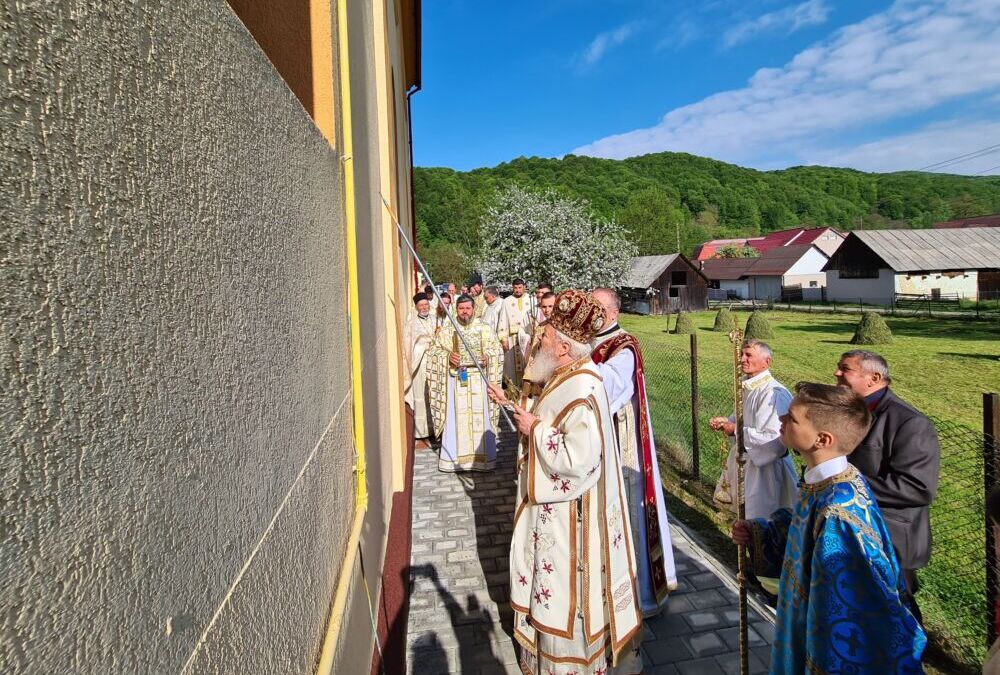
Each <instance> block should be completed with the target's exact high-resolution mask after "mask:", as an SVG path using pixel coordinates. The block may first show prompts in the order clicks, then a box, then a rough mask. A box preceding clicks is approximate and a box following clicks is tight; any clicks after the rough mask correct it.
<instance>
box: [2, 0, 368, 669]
mask: <svg viewBox="0 0 1000 675" xmlns="http://www.w3.org/2000/svg"><path fill="white" fill-rule="evenodd" d="M0 22H2V25H3V26H4V38H3V41H2V47H0V49H2V52H0V64H2V71H3V81H4V86H3V88H2V89H0V97H2V102H3V105H2V113H0V114H2V117H0V128H2V129H3V134H2V140H0V151H2V155H3V161H2V168H0V172H2V174H3V180H2V181H0V222H2V223H3V226H2V228H0V259H2V275H3V278H2V281H3V289H4V290H3V294H2V299H0V303H2V304H0V307H2V321H3V327H4V335H5V336H6V340H7V341H6V345H5V349H3V350H2V352H0V358H2V361H0V378H2V380H0V381H2V384H3V390H2V394H0V396H2V403H3V407H2V410H3V412H2V417H0V431H2V433H3V438H4V439H5V441H6V446H5V448H4V452H3V453H0V524H2V535H3V536H2V542H3V543H2V547H0V607H3V610H4V611H3V612H2V613H0V663H2V668H0V669H2V670H3V671H4V672H25V673H27V672H31V673H70V672H72V673H101V674H105V673H167V672H178V671H180V670H181V668H182V667H184V665H185V664H190V670H191V672H238V673H293V672H294V673H300V672H309V671H310V670H311V669H312V667H313V662H314V659H315V658H316V655H317V652H318V649H319V645H320V642H321V639H322V635H323V630H324V627H325V622H326V618H327V613H328V611H329V602H330V599H331V597H332V593H333V588H334V585H335V582H336V579H337V574H338V570H339V566H340V563H341V559H342V557H343V555H344V550H343V548H344V545H345V540H346V530H347V527H348V524H349V520H350V517H351V513H352V508H353V486H352V476H351V466H352V463H353V458H352V452H351V443H350V402H349V399H348V396H349V383H350V373H349V367H348V356H349V353H348V350H347V347H346V345H347V332H346V331H347V326H346V321H345V308H346V294H345V273H344V245H343V236H344V235H343V223H342V222H341V219H342V215H341V214H342V206H341V196H342V187H341V175H340V165H339V162H338V160H337V157H336V156H335V154H334V152H333V151H332V150H331V149H330V148H329V146H328V145H327V143H326V142H325V141H324V139H323V138H322V136H321V135H320V134H319V132H318V131H317V130H316V128H315V127H314V125H313V124H312V121H311V120H310V119H309V117H308V115H307V114H306V113H305V111H304V110H303V109H302V107H301V106H300V104H299V102H298V101H297V100H296V98H295V97H294V96H293V95H292V93H291V92H290V91H289V89H288V88H287V86H286V85H285V84H284V82H283V81H282V80H281V79H280V78H279V77H278V76H277V74H276V72H275V71H274V70H273V68H272V67H271V65H270V64H269V63H268V61H267V60H266V58H265V57H264V55H263V53H262V52H261V50H260V49H259V47H258V46H257V44H256V43H255V42H254V40H253V39H252V38H251V37H250V35H249V34H248V33H247V32H246V30H245V28H244V27H243V26H242V24H240V22H239V21H238V20H237V19H236V17H235V16H234V15H233V13H232V11H231V10H230V8H229V7H228V6H227V5H226V4H225V2H224V1H223V0H173V1H171V2H154V1H152V0H149V1H147V2H143V1H142V0H139V1H138V2H132V1H129V0H117V1H111V0H103V1H99V0H25V1H22V2H19V3H17V6H16V7H15V6H14V5H13V3H4V4H3V5H2V6H0Z"/></svg>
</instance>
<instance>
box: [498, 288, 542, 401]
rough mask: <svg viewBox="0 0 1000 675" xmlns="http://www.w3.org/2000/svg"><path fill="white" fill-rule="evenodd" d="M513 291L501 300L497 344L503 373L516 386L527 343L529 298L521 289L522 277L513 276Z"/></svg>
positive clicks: (531, 309)
mask: <svg viewBox="0 0 1000 675" xmlns="http://www.w3.org/2000/svg"><path fill="white" fill-rule="evenodd" d="M512 288H513V294H512V295H509V296H507V297H506V298H504V300H503V306H502V307H501V308H500V322H499V326H500V330H499V331H498V334H499V337H500V344H501V345H502V346H503V350H504V363H503V376H504V379H506V380H507V382H509V383H510V384H511V385H512V386H514V387H515V388H519V387H520V386H521V378H522V377H523V375H524V366H525V350H527V348H528V346H529V345H530V344H531V324H532V318H531V317H532V312H534V311H535V303H534V302H533V298H532V297H531V296H529V295H528V294H527V293H526V292H525V290H526V287H525V285H524V280H523V279H514V283H513V284H512Z"/></svg>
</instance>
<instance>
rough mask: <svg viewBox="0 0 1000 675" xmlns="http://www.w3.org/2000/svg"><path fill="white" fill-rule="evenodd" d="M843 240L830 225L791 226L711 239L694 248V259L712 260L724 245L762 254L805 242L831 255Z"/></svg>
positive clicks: (840, 234)
mask: <svg viewBox="0 0 1000 675" xmlns="http://www.w3.org/2000/svg"><path fill="white" fill-rule="evenodd" d="M843 241H844V235H843V234H842V233H840V232H838V231H837V230H835V229H833V228H832V227H813V228H804V227H793V228H791V229H788V230H778V231H776V232H768V233H767V234H766V235H763V236H760V237H748V238H747V237H745V238H742V239H713V240H712V241H707V242H705V243H704V244H702V245H701V246H699V247H698V248H696V249H695V255H694V259H695V260H696V261H701V260H712V259H713V258H715V256H716V255H717V254H718V253H719V250H720V249H722V248H724V247H726V246H749V247H751V248H753V249H754V250H755V251H757V252H758V253H761V254H764V253H767V252H768V251H770V250H771V249H773V248H779V247H785V246H803V245H807V244H812V245H814V246H816V247H817V248H818V249H819V250H820V251H822V252H823V253H825V254H826V255H827V256H831V255H833V252H834V251H836V250H837V248H838V247H839V246H840V244H841V243H843Z"/></svg>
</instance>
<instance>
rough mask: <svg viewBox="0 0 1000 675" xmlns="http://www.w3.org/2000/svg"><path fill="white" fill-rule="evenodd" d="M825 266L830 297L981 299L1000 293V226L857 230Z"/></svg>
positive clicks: (886, 301)
mask: <svg viewBox="0 0 1000 675" xmlns="http://www.w3.org/2000/svg"><path fill="white" fill-rule="evenodd" d="M824 270H825V271H826V281H827V298H828V299H830V300H843V301H857V300H859V299H860V300H864V301H865V302H869V303H873V304H883V305H889V304H891V303H892V302H893V299H894V298H895V297H896V296H897V295H900V294H903V295H924V296H927V297H930V298H934V299H937V298H942V297H947V296H952V297H962V298H968V299H973V300H975V299H980V298H981V297H985V295H984V294H995V293H997V292H1000V228H995V227H970V228H956V229H939V230H933V229H931V230H865V231H857V232H852V233H851V234H850V235H849V236H848V237H847V239H846V240H845V241H844V243H843V245H842V246H841V247H840V248H839V249H838V250H837V252H836V253H834V255H833V256H832V257H831V258H830V261H829V262H828V263H827V264H826V267H824Z"/></svg>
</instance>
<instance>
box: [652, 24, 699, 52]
mask: <svg viewBox="0 0 1000 675" xmlns="http://www.w3.org/2000/svg"><path fill="white" fill-rule="evenodd" d="M699 37H701V29H700V28H698V25H697V24H696V23H695V22H694V21H692V20H691V19H689V18H677V19H674V21H673V22H672V23H671V24H670V26H669V27H668V28H667V34H666V36H665V37H663V38H662V39H661V40H660V41H659V42H657V43H656V51H660V50H661V49H683V48H684V47H686V46H688V45H689V44H691V43H692V42H694V41H695V40H697V39H698V38H699Z"/></svg>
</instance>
